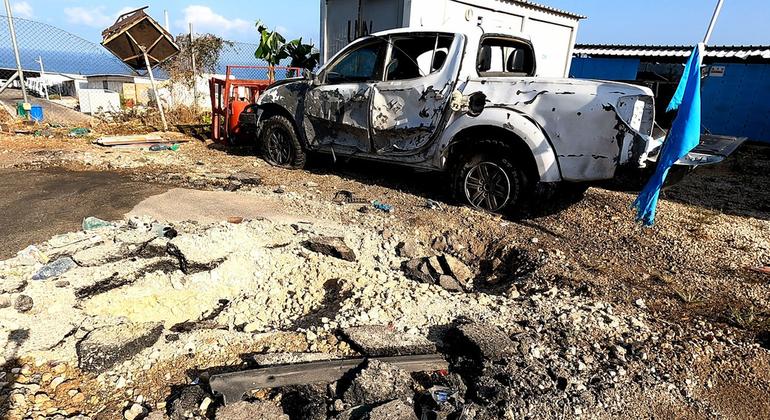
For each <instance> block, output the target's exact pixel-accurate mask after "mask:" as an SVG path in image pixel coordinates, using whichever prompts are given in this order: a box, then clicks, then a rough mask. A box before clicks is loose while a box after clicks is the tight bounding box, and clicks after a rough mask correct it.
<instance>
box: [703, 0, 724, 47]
mask: <svg viewBox="0 0 770 420" xmlns="http://www.w3.org/2000/svg"><path fill="white" fill-rule="evenodd" d="M724 3H725V0H719V1H718V2H717V8H716V9H714V15H713V16H712V17H711V23H709V28H708V30H707V31H706V36H705V37H704V38H703V43H704V44H708V43H709V41H711V34H713V33H714V27H715V26H716V24H717V20H718V19H719V14H720V13H722V6H723V5H724Z"/></svg>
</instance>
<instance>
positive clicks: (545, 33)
mask: <svg viewBox="0 0 770 420" xmlns="http://www.w3.org/2000/svg"><path fill="white" fill-rule="evenodd" d="M584 18H585V17H584V16H581V15H577V14H574V13H570V12H566V11H563V10H558V9H554V8H552V7H548V6H544V5H541V4H536V3H532V2H530V1H525V0H321V52H322V54H321V59H322V61H323V62H325V61H326V60H328V59H329V58H331V57H332V56H333V55H334V54H336V53H337V52H338V51H340V50H341V49H342V48H344V47H345V46H346V45H348V44H349V43H350V42H352V41H353V40H355V39H356V38H358V37H361V36H364V35H367V34H370V33H373V32H378V31H383V30H386V29H393V28H401V27H414V28H419V27H430V28H437V27H438V28H446V30H447V31H453V32H455V31H458V30H462V28H466V29H468V30H472V29H473V27H476V26H478V25H479V22H481V25H482V28H483V29H484V30H485V31H487V32H494V31H495V30H496V29H497V30H500V29H503V30H505V31H506V32H521V33H522V34H524V35H527V36H529V37H530V39H531V40H532V42H533V43H534V45H535V51H536V53H537V54H538V57H537V58H538V64H537V73H538V76H544V77H567V76H568V75H569V69H570V64H571V61H572V60H571V58H572V50H573V48H574V45H575V40H576V38H577V31H578V26H579V24H580V20H581V19H584Z"/></svg>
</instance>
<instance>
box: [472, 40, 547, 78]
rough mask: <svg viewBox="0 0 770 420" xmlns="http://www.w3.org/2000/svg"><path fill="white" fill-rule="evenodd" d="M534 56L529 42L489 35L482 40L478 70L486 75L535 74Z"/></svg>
mask: <svg viewBox="0 0 770 420" xmlns="http://www.w3.org/2000/svg"><path fill="white" fill-rule="evenodd" d="M534 57H535V53H534V51H533V49H532V45H530V44H529V43H527V42H524V41H520V40H516V39H511V38H494V37H487V38H483V39H482V40H481V48H480V49H479V57H478V62H477V70H478V72H479V74H481V75H484V76H534V74H535V58H534Z"/></svg>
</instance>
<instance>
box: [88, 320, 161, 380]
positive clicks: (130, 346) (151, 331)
mask: <svg viewBox="0 0 770 420" xmlns="http://www.w3.org/2000/svg"><path fill="white" fill-rule="evenodd" d="M162 332H163V324H161V323H153V322H150V323H144V324H122V325H115V326H110V327H105V328H100V329H96V330H93V331H91V332H90V333H89V334H88V335H87V336H86V337H85V338H84V339H83V340H81V341H80V342H78V343H77V344H76V346H75V350H76V351H77V355H78V360H79V366H80V369H82V370H83V371H86V372H101V371H104V370H106V369H109V368H111V367H112V366H114V365H116V364H118V363H121V362H123V361H126V360H128V359H130V358H131V357H133V356H134V355H136V354H137V353H139V352H140V351H142V350H144V349H145V348H147V347H150V346H152V345H153V344H155V342H156V341H158V338H160V335H161V333H162Z"/></svg>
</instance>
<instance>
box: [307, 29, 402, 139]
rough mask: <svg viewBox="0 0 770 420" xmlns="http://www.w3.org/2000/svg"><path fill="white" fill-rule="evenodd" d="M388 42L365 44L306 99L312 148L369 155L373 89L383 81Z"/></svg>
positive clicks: (324, 74) (335, 65)
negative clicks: (343, 149) (370, 111)
mask: <svg viewBox="0 0 770 420" xmlns="http://www.w3.org/2000/svg"><path fill="white" fill-rule="evenodd" d="M386 51H387V48H386V43H385V41H383V40H381V39H373V40H371V41H370V42H364V43H362V44H360V45H358V46H357V47H356V48H354V49H352V50H350V51H349V52H347V53H346V54H343V55H342V56H341V57H339V58H338V59H337V60H336V61H335V62H334V63H332V65H331V66H329V68H328V70H325V71H324V72H322V73H321V75H320V76H319V85H318V86H315V87H313V88H312V89H311V90H310V91H309V92H308V93H307V96H306V98H305V114H306V119H305V124H304V129H305V134H306V138H307V139H309V143H310V144H311V145H313V147H322V146H340V147H343V148H346V149H349V150H352V151H353V152H369V151H370V141H369V110H370V109H371V92H372V86H373V85H374V82H375V81H376V80H380V77H381V74H382V63H383V60H384V57H385V52H386Z"/></svg>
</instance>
